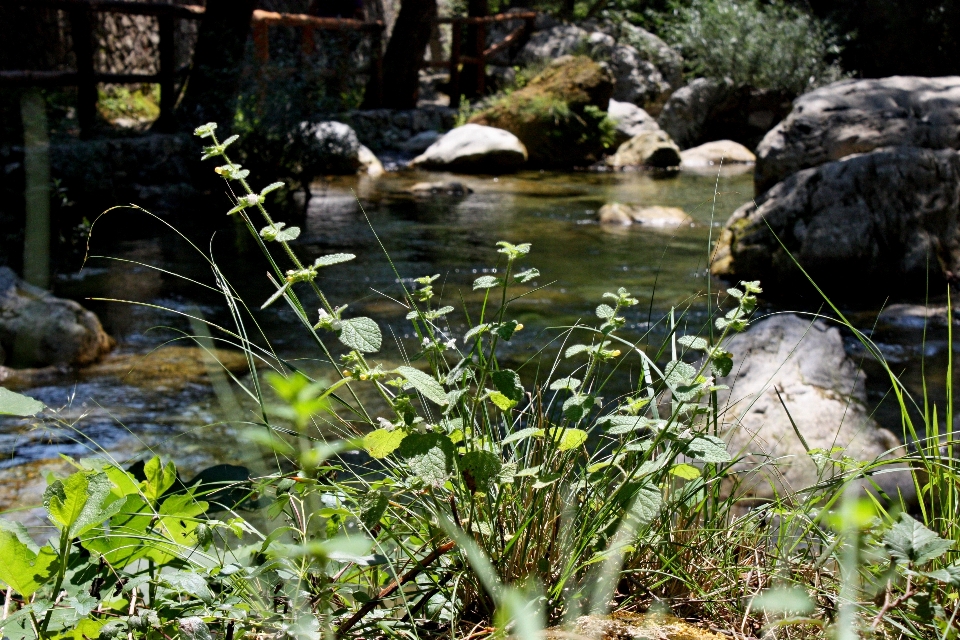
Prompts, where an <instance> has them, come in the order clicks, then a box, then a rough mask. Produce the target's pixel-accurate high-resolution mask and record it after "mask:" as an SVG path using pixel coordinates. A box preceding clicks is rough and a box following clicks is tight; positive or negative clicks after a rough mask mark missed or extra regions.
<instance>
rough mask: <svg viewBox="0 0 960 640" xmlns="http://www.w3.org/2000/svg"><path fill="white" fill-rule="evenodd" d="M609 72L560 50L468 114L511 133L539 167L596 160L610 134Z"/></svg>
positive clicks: (585, 162)
mask: <svg viewBox="0 0 960 640" xmlns="http://www.w3.org/2000/svg"><path fill="white" fill-rule="evenodd" d="M612 93H613V78H612V77H611V75H610V73H609V72H608V71H607V70H606V69H604V68H603V67H601V66H600V65H598V64H597V63H596V62H594V61H592V60H590V59H589V58H587V57H585V56H563V57H561V58H558V59H557V60H555V61H554V62H553V63H552V64H551V65H550V66H549V67H547V69H546V70H545V71H544V72H543V73H541V74H540V75H538V76H536V77H535V78H534V79H533V80H531V81H530V82H529V84H527V86H525V87H524V88H523V89H520V90H519V91H514V92H513V93H510V94H508V95H506V96H503V97H502V98H500V99H498V100H497V101H495V102H494V103H493V104H492V105H491V106H490V107H488V108H486V109H484V110H483V111H481V112H480V113H478V114H476V115H475V116H473V117H472V118H471V119H470V122H472V123H475V124H483V125H487V126H491V127H497V128H498V129H506V130H507V131H509V132H511V133H513V134H514V135H515V136H517V137H518V138H519V139H520V141H521V142H523V144H524V146H526V148H527V151H528V153H529V161H530V164H531V165H534V166H539V167H557V168H563V167H572V166H584V165H588V164H592V163H593V162H596V161H597V160H598V159H599V158H600V156H601V155H602V154H603V152H604V151H605V150H606V149H607V148H608V147H609V146H610V144H611V142H612V140H613V132H614V125H613V123H612V122H611V121H610V120H609V119H608V118H607V114H606V110H607V107H608V105H609V103H610V96H611V95H612Z"/></svg>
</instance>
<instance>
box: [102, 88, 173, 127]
mask: <svg viewBox="0 0 960 640" xmlns="http://www.w3.org/2000/svg"><path fill="white" fill-rule="evenodd" d="M97 109H98V110H99V111H100V115H101V116H102V117H103V119H104V120H107V121H108V122H114V121H116V120H118V119H120V118H130V119H133V120H137V121H139V122H145V123H150V122H153V121H154V120H156V119H157V118H159V117H160V85H159V84H151V85H144V86H141V87H136V88H133V89H131V88H129V87H126V86H123V85H107V86H105V87H100V89H99V90H98V97H97Z"/></svg>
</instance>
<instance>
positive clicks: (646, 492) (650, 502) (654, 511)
mask: <svg viewBox="0 0 960 640" xmlns="http://www.w3.org/2000/svg"><path fill="white" fill-rule="evenodd" d="M661 508H663V494H662V493H661V492H660V487H658V486H656V485H655V484H650V483H648V484H644V485H642V486H641V487H640V488H639V489H638V490H637V492H636V493H635V494H634V495H633V506H632V508H631V509H630V513H631V515H633V516H634V517H635V518H636V519H637V520H639V521H640V525H641V526H643V525H647V524H650V523H651V522H652V521H653V520H654V519H655V518H656V517H657V516H658V515H660V509H661Z"/></svg>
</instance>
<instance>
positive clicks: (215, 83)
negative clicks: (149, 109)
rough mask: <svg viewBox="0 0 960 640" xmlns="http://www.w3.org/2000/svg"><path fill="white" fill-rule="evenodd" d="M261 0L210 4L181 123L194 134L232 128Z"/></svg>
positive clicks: (181, 110) (209, 0) (215, 0)
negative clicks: (212, 127)
mask: <svg viewBox="0 0 960 640" xmlns="http://www.w3.org/2000/svg"><path fill="white" fill-rule="evenodd" d="M256 4H257V0H207V10H206V13H205V14H204V16H203V21H202V22H201V23H200V33H199V34H198V36H197V48H196V52H195V53H194V55H193V68H192V70H191V72H190V79H189V80H188V81H187V91H186V93H185V94H184V96H183V102H182V103H181V105H180V108H179V109H178V112H177V121H178V122H179V124H180V126H181V127H182V128H184V129H187V130H191V129H193V128H194V127H197V126H200V125H202V124H205V123H207V122H216V123H218V124H219V125H220V126H221V127H226V128H229V127H230V125H231V124H232V123H233V117H234V113H235V111H236V105H237V93H238V92H239V90H240V73H241V70H242V67H243V55H244V50H245V49H246V44H247V35H248V34H249V32H250V19H251V17H252V16H253V10H254V8H255V6H256Z"/></svg>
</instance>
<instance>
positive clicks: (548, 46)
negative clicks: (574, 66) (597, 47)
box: [515, 24, 590, 65]
mask: <svg viewBox="0 0 960 640" xmlns="http://www.w3.org/2000/svg"><path fill="white" fill-rule="evenodd" d="M589 37H590V33H589V32H587V31H586V30H584V29H581V28H580V27H578V26H576V25H572V24H557V25H554V26H552V27H549V28H547V29H544V30H543V31H536V32H534V33H533V34H532V35H531V36H530V39H529V40H527V43H526V44H525V45H523V49H521V50H520V53H518V54H517V57H516V60H515V62H516V63H517V64H521V65H524V64H538V63H542V62H547V61H550V60H555V59H557V58H559V57H560V56H566V55H570V54H573V53H580V52H581V50H582V49H583V47H584V46H585V43H586V41H587V38H589Z"/></svg>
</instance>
